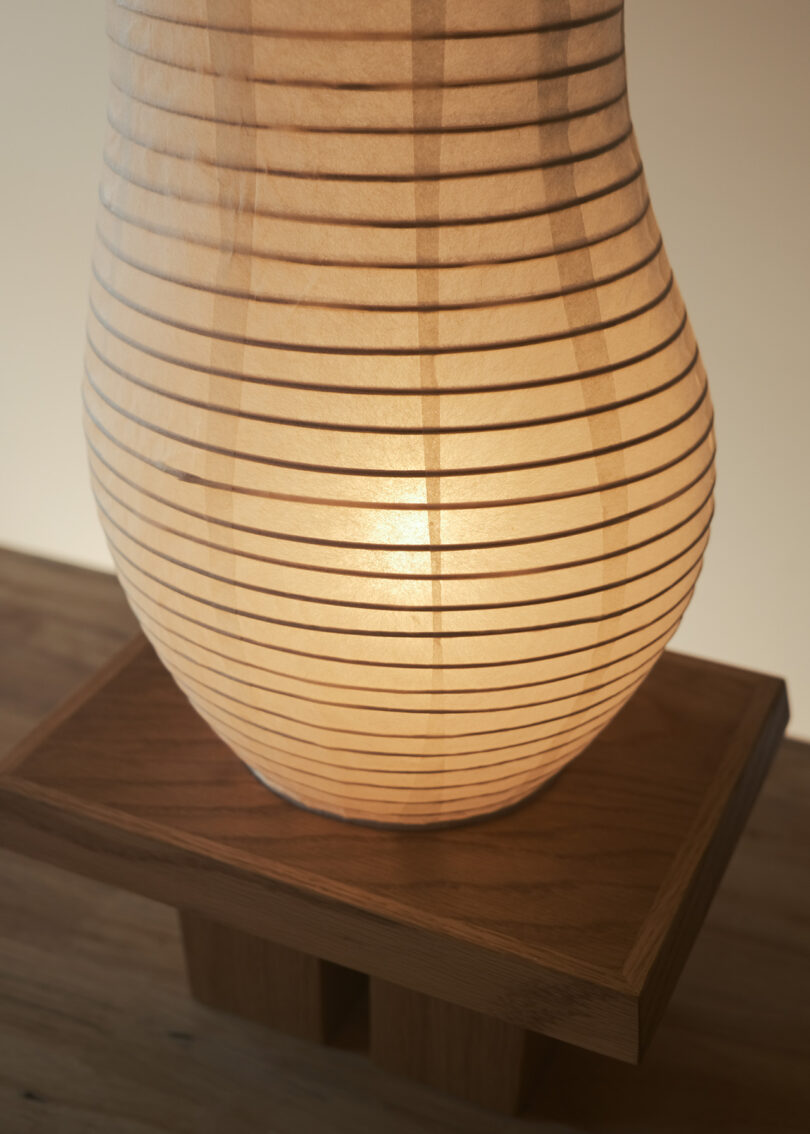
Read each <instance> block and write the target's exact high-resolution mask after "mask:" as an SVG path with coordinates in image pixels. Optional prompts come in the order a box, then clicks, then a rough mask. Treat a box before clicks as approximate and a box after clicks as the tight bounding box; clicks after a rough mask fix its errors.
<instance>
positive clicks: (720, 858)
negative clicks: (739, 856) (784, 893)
mask: <svg viewBox="0 0 810 1134" xmlns="http://www.w3.org/2000/svg"><path fill="white" fill-rule="evenodd" d="M757 677H758V678H759V681H758V683H757V689H756V692H755V695H754V696H753V697H752V699H751V702H750V704H749V708H748V711H747V712H746V714H745V716H744V717H743V718H742V720H741V721H740V723H739V725H738V727H737V729H736V731H735V733H734V736H733V738H732V740H731V743H730V744H729V746H728V750H727V754H726V758H725V759H724V760H723V762H722V765H721V767H720V768H719V769H718V771H717V774H716V777H715V780H714V782H713V790H712V791H711V793H709V794H708V795H707V798H706V803H705V805H704V807H703V808H702V810H701V813H700V815H699V816H698V818H697V819H696V821H695V824H694V826H693V835H692V837H691V838H690V839H689V841H688V842H687V843H686V844H685V849H684V851H683V852H682V853H681V854H680V855H678V856H677V858H676V861H675V863H674V864H673V866H672V868H671V870H670V872H669V874H668V877H667V879H666V880H665V882H664V883H663V885H662V887H661V889H660V890H659V894H658V896H657V898H656V901H655V903H654V905H653V908H652V910H651V911H650V914H649V916H648V918H647V919H646V921H645V924H644V926H643V927H642V930H641V933H640V934H639V937H638V938H637V940H636V943H635V945H634V946H633V949H632V950H631V951H630V954H629V955H628V959H627V962H626V964H625V967H624V969H623V973H624V975H625V977H626V978H627V981H628V984H629V986H630V987H631V988H632V989H633V990H634V991H636V992H637V997H638V1000H637V1002H638V1007H639V1025H638V1034H639V1052H638V1059H641V1057H642V1055H643V1054H644V1051H645V1050H646V1048H647V1045H648V1044H649V1042H650V1040H651V1039H652V1036H653V1034H654V1031H655V1027H656V1025H657V1023H658V1021H659V1020H660V1018H661V1016H662V1014H663V1012H664V1009H665V1008H666V1005H667V1002H668V1000H669V997H670V995H671V993H672V991H673V989H674V987H675V983H676V981H677V979H678V977H679V976H680V973H681V970H682V968H683V966H684V964H685V962H686V958H687V956H688V954H689V950H690V949H691V947H692V944H693V942H694V939H695V937H696V935H697V933H698V931H699V929H700V926H701V925H702V924H703V920H704V918H705V916H706V913H707V912H708V909H709V906H710V905H711V902H712V900H713V898H714V895H715V893H716V892H717V889H718V886H719V884H720V882H721V880H722V877H723V874H724V873H725V870H726V867H727V866H728V864H729V861H730V859H731V856H732V854H733V853H734V850H735V849H736V846H737V842H738V839H739V836H740V835H741V833H742V831H743V828H744V827H745V824H746V821H747V820H748V817H749V815H750V813H751V810H752V808H753V806H754V803H755V801H756V798H757V796H758V794H759V791H760V788H761V787H762V784H763V782H764V780H765V777H766V775H767V773H768V770H769V769H770V766H771V763H772V761H773V758H774V756H775V754H776V752H777V749H778V747H779V744H780V742H781V740H782V737H783V735H784V732H785V728H786V726H787V723H788V720H789V717H790V710H789V705H788V696H787V686H786V684H785V682H784V681H783V680H782V679H781V678H776V677H767V676H766V675H762V674H759V675H757ZM756 721H759V722H760V723H759V728H758V730H756V729H752V727H751V724H752V723H753V722H756ZM753 733H756V739H755V741H754V743H753V745H751V739H750V738H751V736H752V734H753ZM746 738H747V739H746ZM741 744H745V745H746V747H747V748H750V751H751V754H750V756H749V758H748V759H747V760H746V761H745V762H744V763H743V764H742V766H740V764H739V761H738V759H737V758H736V750H737V749H738V748H739V747H740V745H741ZM735 767H736V768H737V769H738V774H737V775H736V776H735V775H734V768H735ZM685 865H687V868H691V876H689V883H688V885H687V886H686V887H679V886H678V883H677V876H678V874H679V873H681V874H682V873H683V870H684V866H685ZM662 910H663V911H665V912H664V913H663V916H662ZM662 925H663V926H667V927H668V928H667V929H666V931H664V932H662V931H661V928H660V927H661V926H662Z"/></svg>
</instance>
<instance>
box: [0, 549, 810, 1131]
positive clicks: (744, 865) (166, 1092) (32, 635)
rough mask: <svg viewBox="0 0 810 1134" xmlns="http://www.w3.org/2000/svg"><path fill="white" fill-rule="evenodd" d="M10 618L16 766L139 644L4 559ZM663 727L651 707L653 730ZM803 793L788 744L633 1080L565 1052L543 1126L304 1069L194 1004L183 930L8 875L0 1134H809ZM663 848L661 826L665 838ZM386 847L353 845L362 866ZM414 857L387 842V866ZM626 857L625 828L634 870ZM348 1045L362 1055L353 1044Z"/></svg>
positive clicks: (7, 648) (67, 593) (114, 622)
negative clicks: (441, 1133) (37, 738)
mask: <svg viewBox="0 0 810 1134" xmlns="http://www.w3.org/2000/svg"><path fill="white" fill-rule="evenodd" d="M0 617H1V618H2V626H3V638H4V650H3V653H2V657H3V661H2V663H1V664H2V668H0V745H2V746H3V747H4V748H6V749H7V748H8V747H9V746H10V744H11V743H12V742H13V741H14V740H15V739H17V738H19V737H20V736H21V735H22V734H23V733H24V732H26V731H27V730H28V729H29V728H30V727H31V726H32V725H33V724H35V723H36V722H37V720H38V719H39V718H41V716H42V715H43V714H44V713H45V712H46V711H47V710H48V709H49V708H50V707H51V706H52V705H53V704H54V702H55V701H57V700H58V699H60V697H62V696H64V695H65V694H66V693H67V692H69V691H70V689H71V687H73V686H75V685H76V684H77V683H78V682H79V681H81V679H82V678H83V677H85V676H86V675H88V674H89V673H90V672H92V671H93V670H94V669H95V668H96V667H97V666H98V665H99V664H100V663H101V662H102V661H103V660H104V658H105V656H109V655H110V654H111V653H112V652H113V651H114V649H115V647H116V645H118V644H119V643H120V642H121V641H124V640H125V639H126V638H127V637H128V636H129V635H130V634H131V633H132V631H133V623H132V620H131V617H130V615H129V614H128V612H127V611H126V608H125V605H124V603H123V600H122V598H121V596H120V591H119V590H118V588H117V584H115V582H114V581H113V580H111V579H110V578H109V577H106V576H103V575H99V574H96V573H92V572H83V571H80V570H77V569H75V568H67V567H64V566H62V565H56V564H51V563H48V562H46V561H41V560H35V559H31V558H28V557H23V556H18V555H15V554H12V553H4V554H2V556H0ZM727 672H729V673H733V672H734V671H727ZM732 684H733V682H732ZM730 688H731V687H730V686H729V689H730ZM732 699H733V698H732ZM666 711H667V706H666V705H665V704H664V705H662V704H660V703H658V704H654V705H652V706H651V708H650V712H653V713H658V714H660V713H662V712H663V713H666ZM648 723H649V722H648ZM227 767H228V768H229V769H231V773H232V776H233V782H234V783H235V784H236V785H237V790H238V792H240V793H241V792H247V793H248V794H249V795H250V796H251V799H253V798H254V796H255V800H256V801H259V800H260V801H261V803H260V804H257V805H258V806H259V808H260V809H261V807H263V806H271V804H272V801H271V800H268V798H267V796H268V793H266V792H265V790H264V789H262V788H260V787H259V785H257V784H255V782H253V781H252V780H251V778H250V777H249V775H248V774H247V773H246V772H244V770H243V769H242V768H241V767H240V766H239V765H238V763H237V762H236V761H235V760H233V758H230V757H228V763H227ZM575 767H576V766H575ZM572 771H573V770H572ZM67 774H69V773H68V771H67V769H66V775H67ZM564 784H565V777H562V778H561V779H560V781H559V786H560V787H563V786H564ZM802 786H804V792H802V790H801V788H802ZM808 787H810V761H809V760H808V753H807V750H806V746H802V745H800V744H797V743H794V742H786V743H785V744H784V745H783V748H782V751H781V753H780V756H779V757H778V759H777V762H776V764H775V767H774V769H773V772H772V774H771V776H770V777H769V779H768V781H767V783H766V785H765V788H764V790H763V795H762V798H761V800H760V802H759V803H758V804H757V807H756V810H755V812H754V815H753V817H752V820H751V822H750V824H749V826H748V828H747V831H746V833H745V835H744V836H743V839H742V840H741V843H740V845H739V847H738V850H737V852H736V854H735V857H734V860H733V862H732V866H731V868H730V870H729V872H728V874H727V876H726V879H725V881H724V883H723V885H722V887H721V890H720V892H719V894H718V896H717V899H716V900H715V902H714V905H713V907H712V910H711V911H710V914H709V918H708V921H707V923H706V926H705V927H704V929H703V931H702V932H701V934H700V936H699V938H698V942H697V944H696V946H695V949H694V953H693V955H692V957H691V959H690V960H689V962H688V964H687V968H686V971H685V973H684V976H683V978H682V980H681V982H680V984H679V986H678V988H677V990H676V993H675V996H674V998H673V1001H672V1004H671V1006H670V1008H669V1010H668V1013H667V1015H666V1017H665V1019H664V1022H663V1024H662V1025H661V1029H660V1033H659V1034H658V1036H657V1037H656V1039H655V1040H654V1041H653V1044H652V1046H651V1049H650V1052H649V1057H648V1059H647V1060H646V1061H645V1063H644V1064H643V1065H642V1067H641V1068H631V1067H625V1066H622V1065H620V1064H616V1063H615V1062H613V1061H610V1060H605V1059H602V1058H600V1057H599V1056H596V1055H593V1056H589V1055H584V1054H583V1053H578V1052H574V1051H573V1050H572V1051H571V1053H570V1059H569V1058H568V1055H569V1053H568V1052H565V1051H564V1052H563V1053H562V1054H561V1055H559V1056H558V1057H557V1060H556V1062H555V1065H554V1067H553V1068H552V1069H551V1072H550V1074H549V1078H548V1081H547V1082H546V1083H545V1084H544V1086H543V1091H542V1097H541V1098H538V1102H537V1105H536V1106H535V1108H534V1109H535V1111H536V1113H537V1114H538V1116H539V1115H540V1114H543V1115H544V1116H545V1120H544V1121H541V1120H540V1119H539V1117H538V1118H537V1119H536V1120H531V1119H525V1118H522V1119H520V1120H508V1119H497V1118H493V1117H492V1116H491V1115H486V1114H484V1113H483V1112H478V1111H477V1110H475V1109H474V1108H471V1107H466V1106H464V1105H463V1104H461V1103H457V1102H454V1101H452V1100H449V1099H445V1098H442V1097H440V1096H438V1095H434V1094H432V1093H431V1092H429V1091H427V1090H424V1091H423V1090H419V1089H417V1088H413V1087H409V1086H408V1085H407V1084H402V1083H397V1082H396V1081H395V1080H394V1079H392V1078H390V1077H388V1076H386V1075H385V1074H384V1073H383V1072H380V1071H378V1070H376V1069H374V1068H373V1067H370V1066H368V1065H367V1064H365V1062H364V1061H362V1060H360V1059H359V1058H358V1057H357V1056H356V1055H354V1054H352V1052H351V1050H346V1051H342V1052H338V1053H335V1052H329V1051H326V1052H323V1051H318V1050H317V1049H315V1050H311V1049H309V1048H308V1047H306V1046H305V1045H302V1044H298V1043H296V1041H294V1040H290V1039H286V1038H284V1037H282V1036H277V1035H273V1034H272V1033H265V1032H262V1031H261V1029H258V1028H254V1027H252V1026H251V1025H248V1024H245V1023H241V1022H239V1021H236V1020H231V1019H229V1018H227V1017H224V1016H221V1015H217V1014H215V1013H212V1012H208V1011H207V1010H205V1009H204V1008H202V1007H200V1006H199V1005H197V1004H194V1003H193V1002H192V1001H191V1000H190V999H189V998H188V996H187V994H186V992H185V989H184V986H183V979H182V969H181V960H180V953H179V945H178V941H177V933H176V927H175V924H174V921H173V917H172V914H171V911H169V910H167V909H166V908H165V907H161V906H158V905H156V904H155V903H152V902H149V901H147V900H145V899H143V898H138V897H134V896H132V895H128V894H125V893H122V892H120V891H115V890H109V889H107V888H106V887H104V886H102V885H100V884H99V883H93V882H88V881H85V880H82V879H79V878H77V877H74V876H72V875H68V874H65V873H61V872H59V871H57V870H55V869H54V868H52V867H45V866H40V865H36V864H34V863H31V862H28V861H25V860H23V859H19V858H16V857H15V856H14V855H10V854H7V853H4V854H3V855H2V856H0V919H2V920H1V921H0V925H2V928H0V1048H2V1050H3V1051H4V1053H5V1051H6V1050H8V1051H9V1052H11V1053H13V1055H12V1058H11V1059H10V1060H6V1059H4V1060H3V1061H2V1064H0V1109H1V1110H2V1113H3V1114H6V1115H11V1123H12V1125H11V1126H8V1127H5V1126H4V1127H3V1129H4V1130H5V1129H8V1130H9V1131H10V1132H15V1131H20V1132H22V1131H29V1130H30V1131H32V1132H34V1131H37V1132H38V1131H40V1130H42V1131H43V1132H47V1131H50V1130H57V1129H58V1130H59V1131H60V1132H61V1131H65V1134H68V1132H69V1134H73V1132H74V1131H79V1130H96V1129H98V1130H102V1129H103V1130H104V1131H105V1134H106V1132H107V1131H113V1132H118V1131H120V1132H121V1134H124V1132H126V1134H129V1132H131V1131H134V1130H136V1129H137V1130H138V1132H139V1134H140V1132H141V1131H164V1130H165V1131H169V1130H178V1131H179V1130H190V1131H197V1130H200V1131H206V1130H209V1129H210V1130H212V1131H213V1130H223V1129H227V1130H228V1131H229V1132H230V1131H234V1132H239V1131H242V1130H245V1131H246V1130H258V1129H273V1130H278V1131H287V1130H290V1131H293V1130H296V1131H298V1130H312V1131H320V1130H324V1131H333V1130H334V1131H343V1130H347V1131H348V1130H350V1129H351V1130H357V1129H369V1130H374V1131H376V1130H378V1129H379V1130H381V1131H382V1130H386V1131H388V1130H391V1131H410V1130H413V1131H416V1130H422V1131H428V1132H429V1131H432V1130H456V1129H457V1130H469V1131H478V1130H481V1131H483V1130H494V1129H498V1130H501V1129H503V1130H511V1129H512V1127H513V1126H514V1129H515V1130H521V1129H522V1130H527V1129H531V1130H535V1129H536V1130H538V1131H540V1130H555V1129H571V1130H594V1131H596V1130H605V1131H607V1130H611V1131H628V1132H629V1131H631V1130H632V1131H636V1130H638V1131H639V1132H641V1131H644V1132H645V1134H647V1132H649V1134H654V1132H656V1131H664V1130H672V1131H675V1130H677V1131H691V1130H695V1131H703V1130H706V1131H708V1130H712V1131H722V1130H728V1131H732V1130H733V1131H735V1134H736V1132H743V1131H771V1130H773V1131H780V1132H784V1134H788V1132H792V1131H794V1130H795V1131H796V1132H798V1131H800V1130H804V1129H806V1118H807V1115H808V1114H810V1092H809V1091H808V1088H807V1086H806V1081H805V1080H806V1075H805V1074H804V1072H805V1070H806V1065H807V1061H808V1056H810V1042H808V1031H809V1030H810V1028H809V1027H808V1007H807V1005H808V1003H810V981H809V980H808V971H807V955H808V946H810V934H808V930H807V926H806V917H805V919H804V921H802V912H803V910H804V911H806V893H807V891H808V881H810V836H809V835H808V831H809V830H810V823H809V822H808V818H809V817H810V816H809V815H808V800H810V794H809V793H808V792H807V788H808ZM256 792H258V794H256ZM119 802H120V801H119ZM284 807H285V808H286V805H284ZM287 810H289V809H287ZM606 813H607V814H608V815H611V814H612V812H611V809H610V808H606ZM295 814H297V815H299V816H300V815H302V814H303V813H300V812H296V813H295ZM519 815H520V812H516V813H515V816H519ZM257 819H258V816H257ZM508 819H509V817H506V816H505V817H504V818H503V820H497V822H505V821H507V820H508ZM613 819H614V820H615V815H614V816H613ZM306 820H307V831H308V837H309V838H310V839H312V838H317V835H318V831H317V830H315V829H314V828H317V827H318V824H325V825H326V826H327V827H330V826H331V824H332V821H330V820H324V819H320V818H319V817H317V816H306ZM310 820H311V821H312V825H314V828H313V826H311V825H309V821H310ZM661 826H662V822H661V817H660V816H659V817H658V818H657V821H656V830H658V828H660V827H661ZM264 829H265V830H266V825H265V828H264ZM344 830H345V828H344ZM519 831H520V828H519V826H518V828H517V829H516V832H515V836H514V837H515V839H517V840H518V841H519V840H520V838H521V835H520V833H519ZM475 832H476V828H475V827H467V828H460V829H459V830H458V831H456V832H444V833H443V836H450V837H451V838H450V841H449V843H448V845H453V843H454V842H458V841H460V842H461V843H462V848H463V847H464V846H465V845H466V844H467V843H469V844H470V848H471V849H470V853H474V847H475V842H476V838H477V836H476V833H475ZM658 833H659V835H660V837H661V845H662V853H666V851H667V845H668V844H667V843H666V838H665V836H664V835H663V834H661V832H660V831H658ZM279 834H283V832H279ZM387 834H388V833H387ZM242 835H243V838H244V847H247V848H250V847H251V846H252V847H253V849H254V850H255V849H256V845H257V843H260V842H261V838H262V836H261V834H260V833H259V829H258V827H257V828H256V829H255V830H253V831H251V830H249V829H248V830H243V832H242ZM378 835H379V832H364V831H362V830H361V829H358V832H357V843H358V846H359V847H360V848H361V849H362V847H363V845H364V841H365V840H367V839H368V837H372V836H378ZM524 835H525V832H524ZM409 837H410V836H409V835H406V836H403V835H401V834H399V835H398V834H395V833H391V834H390V840H391V841H392V844H393V842H396V841H397V840H401V839H403V838H406V839H407V838H409ZM421 837H422V836H420V838H421ZM569 837H570V838H571V839H572V840H573V841H572V842H571V843H570V846H569V850H570V853H572V854H574V853H575V852H576V845H578V844H577V839H578V838H579V839H580V841H581V842H582V845H583V846H584V845H585V843H586V842H587V838H586V835H585V833H581V834H578V833H577V832H576V831H573V830H572V831H571V832H570V835H569ZM592 837H593V831H592V832H591V838H592ZM379 841H380V840H379V839H378V840H377V842H378V844H379ZM597 841H598V834H597ZM383 842H384V845H387V843H386V842H385V841H383ZM632 842H633V830H632V828H631V829H630V830H629V831H628V841H627V847H626V848H625V851H626V853H627V854H632V846H631V844H632ZM313 845H314V844H313ZM388 853H392V848H389V852H388ZM424 853H426V851H425V850H424V849H423V850H421V851H420V850H419V849H418V848H417V847H414V849H413V855H412V857H411V859H409V869H410V875H412V878H411V882H413V883H416V882H418V881H419V880H420V877H421V875H423V874H424V870H425V863H424V862H422V861H421V859H420V854H421V855H424ZM466 853H467V851H466V850H465V851H464V854H462V856H461V858H460V859H459V861H466V859H465V858H464V855H465V854H466ZM603 858H604V856H601V857H600V858H599V859H598V861H595V863H594V885H595V884H596V882H597V881H598V880H599V878H600V877H602V878H603V880H604V877H603V876H606V872H607V873H609V872H610V869H611V867H610V863H609V862H608V861H607V860H604V861H603ZM355 869H356V864H355ZM645 869H646V867H645V866H644V864H642V863H640V864H639V865H638V872H637V873H638V877H637V878H634V880H635V882H636V883H637V884H638V887H639V889H638V894H641V893H642V892H643V891H644V887H645V886H649V884H650V879H649V878H646V876H645V874H644V871H645ZM351 870H352V864H351V862H348V863H344V864H343V865H342V867H341V869H340V870H339V871H338V873H339V874H341V872H342V874H343V876H344V881H345V882H347V883H350V882H351V881H352V879H351ZM381 871H382V873H381V877H382V876H383V875H384V870H382V867H381ZM346 872H348V873H346ZM600 872H601V873H600ZM562 881H564V879H562V880H560V884H561V883H562ZM399 882H400V884H401V885H400V892H399V894H398V895H396V897H398V898H399V899H402V898H403V895H404V897H405V898H407V884H408V879H407V878H404V877H403V878H400V880H399ZM483 884H484V885H486V878H484V879H483ZM403 887H404V889H403ZM467 898H469V894H468V895H467ZM465 900H466V899H465V898H464V895H463V894H461V893H460V892H459V887H458V886H457V885H455V886H454V885H451V886H450V887H444V888H443V891H442V893H441V894H437V895H436V906H435V908H436V911H444V912H445V914H446V916H447V917H452V916H454V915H457V914H458V912H459V903H462V905H463V902H464V901H465ZM570 900H571V901H572V902H573V903H574V906H575V907H577V908H581V909H582V910H584V909H585V908H586V907H587V905H588V900H590V899H589V897H588V893H587V892H585V891H581V892H580V893H579V894H577V895H572V896H571V899H570ZM623 900H624V899H623ZM510 909H511V907H510ZM603 912H604V911H603ZM510 917H511V921H512V922H513V923H514V922H516V921H517V923H518V924H519V926H521V927H522V928H520V930H519V932H518V933H517V936H518V938H519V939H521V940H522V939H523V935H524V933H525V932H529V931H531V929H532V927H531V925H530V924H529V922H530V920H531V919H524V920H523V921H521V920H520V918H519V917H517V908H515V909H512V910H511V914H510ZM613 921H614V923H615V933H614V936H615V941H616V948H617V950H618V953H617V956H618V955H619V954H620V953H621V954H622V955H624V953H623V952H622V951H623V950H625V949H626V942H625V941H624V938H623V937H622V934H626V932H627V926H626V924H624V928H622V924H623V923H622V918H621V917H619V916H617V915H616V911H615V910H614V917H613ZM552 929H553V927H552ZM569 932H570V930H569ZM611 932H613V931H611ZM611 939H612V938H611ZM558 944H559V941H558ZM582 960H583V963H586V962H587V954H583V956H582ZM346 1042H347V1044H348V1047H349V1048H351V1046H352V1040H351V1037H349V1038H348V1039H347V1041H346ZM270 1115H272V1123H271V1122H270V1119H269V1116H270Z"/></svg>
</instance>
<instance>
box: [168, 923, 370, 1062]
mask: <svg viewBox="0 0 810 1134" xmlns="http://www.w3.org/2000/svg"><path fill="white" fill-rule="evenodd" d="M180 929H181V934H182V939H183V953H184V955H185V959H186V973H187V975H188V980H189V986H190V988H191V992H192V994H193V995H194V996H195V997H196V998H197V1000H199V1001H200V1003H202V1004H207V1005H208V1006H209V1007H210V1008H218V1009H220V1010H221V1011H224V1012H232V1013H234V1014H235V1015H237V1016H243V1017H244V1018H245V1019H247V1020H253V1021H255V1022H256V1023H258V1024H265V1025H266V1026H267V1027H270V1028H275V1029H278V1030H279V1031H282V1032H288V1033H289V1034H290V1035H293V1036H298V1037H299V1039H306V1040H310V1041H311V1042H313V1043H326V1042H327V1040H329V1039H331V1038H332V1037H333V1036H335V1035H336V1034H337V1032H338V1031H339V1029H340V1026H341V1024H342V1023H343V1020H344V1018H345V1017H346V1015H347V1014H348V1013H349V1012H350V1011H351V1009H352V1007H353V1005H354V1002H355V1001H356V1000H357V999H358V998H359V997H360V995H361V994H362V992H363V990H364V988H365V983H366V982H365V980H364V978H363V976H362V975H361V974H360V973H356V972H353V971H352V970H351V969H345V968H343V967H342V966H340V965H331V964H329V962H328V961H321V960H319V959H318V958H317V957H312V956H309V955H308V954H306V953H301V952H300V951H299V950H297V949H287V948H285V947H284V946H283V945H276V944H274V943H273V942H272V941H268V940H267V939H266V938H261V937H255V936H254V935H253V934H250V933H240V932H239V930H237V929H232V928H231V927H230V926H227V925H221V924H220V923H219V922H216V921H211V920H210V919H209V918H206V917H200V915H199V914H195V913H190V912H188V911H186V910H181V911H180Z"/></svg>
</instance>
